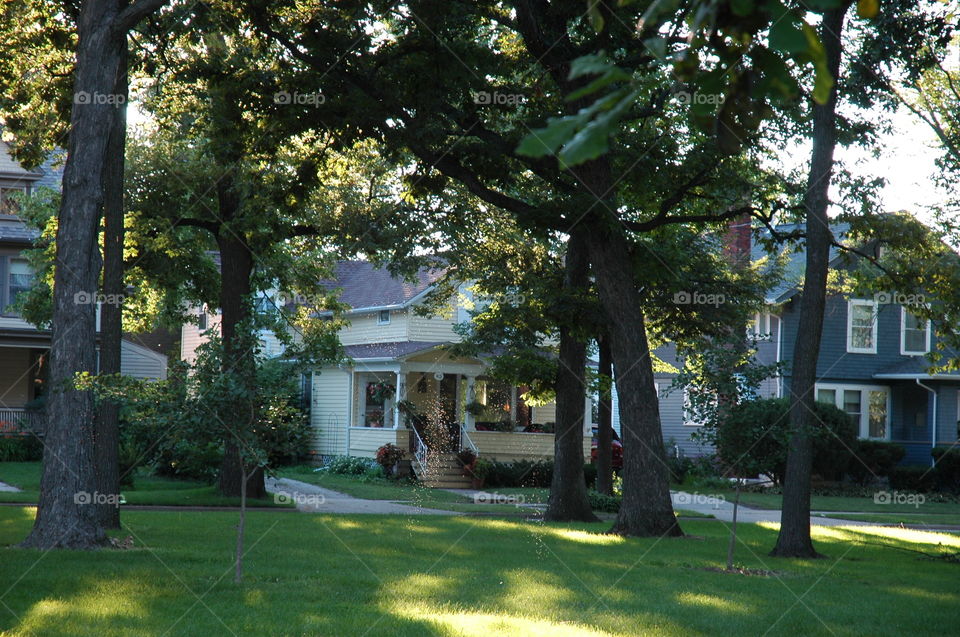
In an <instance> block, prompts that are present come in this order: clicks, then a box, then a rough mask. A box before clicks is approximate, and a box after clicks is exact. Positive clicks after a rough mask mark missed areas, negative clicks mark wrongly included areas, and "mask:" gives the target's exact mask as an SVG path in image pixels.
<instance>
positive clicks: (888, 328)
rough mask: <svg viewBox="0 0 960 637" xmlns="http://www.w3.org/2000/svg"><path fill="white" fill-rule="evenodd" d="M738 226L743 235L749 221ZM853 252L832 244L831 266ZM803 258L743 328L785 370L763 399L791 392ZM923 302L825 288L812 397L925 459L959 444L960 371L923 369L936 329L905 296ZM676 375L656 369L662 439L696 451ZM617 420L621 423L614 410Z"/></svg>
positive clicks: (670, 351)
mask: <svg viewBox="0 0 960 637" xmlns="http://www.w3.org/2000/svg"><path fill="white" fill-rule="evenodd" d="M795 228H796V226H791V227H783V228H780V230H781V231H783V232H789V231H790V230H792V229H795ZM801 230H802V228H801ZM833 230H834V235H835V236H838V237H842V236H844V235H845V233H846V231H847V230H848V228H847V227H845V226H844V225H842V224H837V225H836V226H835V227H834V228H833ZM740 231H741V232H745V233H749V232H750V228H749V225H746V226H745V227H741V229H740ZM741 239H745V241H746V245H748V246H751V248H750V249H751V258H752V259H754V260H758V259H760V258H762V257H763V256H765V254H766V253H765V252H764V250H763V249H762V247H761V246H759V245H757V244H756V243H755V242H752V241H750V239H749V238H746V237H741ZM735 241H736V239H735ZM741 245H742V242H741ZM853 258H857V257H852V256H851V255H850V254H849V253H846V252H841V251H840V250H838V249H834V250H833V252H832V253H831V269H832V270H844V269H847V268H850V267H851V266H852V265H853V262H852V261H851V259H853ZM804 264H805V253H804V251H803V250H800V251H799V252H795V253H793V254H791V255H790V256H789V260H788V262H787V264H786V266H785V273H784V277H783V279H782V280H781V282H780V283H779V284H778V285H777V286H775V287H774V288H773V289H771V290H769V292H768V293H767V296H766V299H765V300H766V311H764V312H762V313H759V314H757V316H756V317H755V319H754V323H753V325H752V326H750V327H749V330H750V331H751V332H752V336H753V337H754V339H755V342H756V348H757V356H756V358H757V361H758V362H760V363H763V364H768V363H773V362H781V363H783V369H784V371H783V375H782V376H780V377H777V378H771V379H768V380H767V381H766V382H764V383H763V385H762V386H761V387H760V392H759V393H760V397H783V396H787V395H789V391H790V380H791V373H790V369H791V364H790V363H791V361H792V359H793V347H794V343H795V340H796V336H797V329H798V325H799V319H800V308H801V305H802V303H803V298H802V294H801V288H802V284H803V272H804ZM930 300H932V299H923V298H921V297H920V296H919V295H914V296H911V295H906V294H901V293H898V292H894V291H891V292H889V293H878V294H875V295H873V296H872V297H870V298H856V297H850V296H847V295H844V294H832V295H829V296H828V298H827V303H826V309H825V312H824V323H823V334H822V338H821V345H820V356H819V360H818V363H817V384H816V398H817V400H819V401H823V402H827V403H831V404H833V405H836V406H837V407H839V408H840V409H843V410H844V411H846V412H847V413H849V414H850V415H851V418H853V419H854V421H855V423H856V425H857V426H858V428H859V436H860V438H864V439H873V440H883V441H889V442H894V443H897V444H899V445H902V446H903V447H904V448H905V449H906V450H907V455H906V457H905V458H904V460H903V463H904V464H930V463H932V460H933V459H932V457H931V455H930V451H931V449H932V448H933V447H935V446H939V445H950V444H954V443H956V442H957V438H958V428H960V374H958V373H955V372H954V373H938V372H933V371H931V370H930V367H931V363H930V361H929V359H928V358H927V356H926V355H927V354H928V353H929V352H930V351H931V349H933V348H934V347H935V346H936V339H937V336H936V334H935V333H934V330H933V329H932V326H931V325H930V324H929V322H928V321H926V320H925V319H919V318H918V317H916V316H915V315H914V314H912V313H911V312H910V306H911V305H912V304H915V303H917V302H918V301H920V302H922V301H930ZM656 354H657V355H658V357H659V358H661V359H662V360H665V361H666V362H669V363H671V364H673V365H675V366H678V367H679V366H681V365H682V361H679V360H677V358H676V355H675V351H674V348H673V347H672V346H671V345H667V346H664V347H661V348H659V349H658V350H657V351H656ZM948 354H949V352H948ZM674 377H675V376H674V375H672V374H657V375H656V381H657V389H658V393H659V395H660V417H661V424H662V427H663V435H664V441H665V442H666V443H668V444H671V443H672V444H674V445H676V447H677V448H678V449H679V450H681V451H682V452H684V453H686V454H687V455H701V454H703V453H706V452H708V451H709V449H705V448H704V447H703V446H702V445H701V444H700V443H698V442H697V441H696V440H694V439H693V438H691V434H693V433H694V432H696V431H697V430H699V429H700V427H701V425H700V423H698V422H695V421H693V420H692V419H691V417H690V415H689V414H688V413H687V412H686V410H685V409H684V403H685V396H684V392H683V391H682V390H679V389H676V388H673V389H670V388H671V385H672V383H673V379H674ZM614 426H615V428H619V420H618V413H617V411H616V408H615V412H614Z"/></svg>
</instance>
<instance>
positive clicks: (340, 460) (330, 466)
mask: <svg viewBox="0 0 960 637" xmlns="http://www.w3.org/2000/svg"><path fill="white" fill-rule="evenodd" d="M374 468H375V469H379V468H380V467H379V465H377V463H376V462H374V461H373V460H371V459H369V458H358V457H356V456H334V457H333V458H331V459H330V460H329V461H328V462H327V463H326V464H325V465H323V466H322V467H321V468H320V470H321V471H326V472H327V473H333V474H336V475H343V476H362V475H364V474H365V473H367V471H368V470H370V469H374Z"/></svg>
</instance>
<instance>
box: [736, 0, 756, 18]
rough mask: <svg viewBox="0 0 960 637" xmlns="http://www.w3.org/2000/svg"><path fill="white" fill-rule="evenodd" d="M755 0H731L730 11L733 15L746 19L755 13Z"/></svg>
mask: <svg viewBox="0 0 960 637" xmlns="http://www.w3.org/2000/svg"><path fill="white" fill-rule="evenodd" d="M753 8H754V7H753V0H730V10H731V11H732V12H733V15H735V16H740V17H741V18H743V17H746V16H748V15H750V14H752V13H753Z"/></svg>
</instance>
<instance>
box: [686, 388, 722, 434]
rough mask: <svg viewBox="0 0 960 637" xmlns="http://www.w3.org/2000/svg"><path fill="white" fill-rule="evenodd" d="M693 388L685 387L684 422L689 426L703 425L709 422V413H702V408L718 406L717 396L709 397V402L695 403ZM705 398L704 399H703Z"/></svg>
mask: <svg viewBox="0 0 960 637" xmlns="http://www.w3.org/2000/svg"><path fill="white" fill-rule="evenodd" d="M690 394H691V390H690V388H688V387H684V389H683V424H684V426H687V427H702V426H704V425H705V424H707V421H706V419H705V416H707V414H704V413H701V412H700V410H706V409H710V408H711V407H716V405H717V399H716V397H714V398H711V399H709V402H707V404H705V405H704V404H703V403H702V402H701V404H700V405H696V406H695V405H694V403H693V401H692V400H691V396H690ZM701 400H703V399H701Z"/></svg>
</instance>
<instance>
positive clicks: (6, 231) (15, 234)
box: [0, 218, 40, 246]
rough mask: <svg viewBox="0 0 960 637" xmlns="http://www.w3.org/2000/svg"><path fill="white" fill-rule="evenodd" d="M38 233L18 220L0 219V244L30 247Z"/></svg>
mask: <svg viewBox="0 0 960 637" xmlns="http://www.w3.org/2000/svg"><path fill="white" fill-rule="evenodd" d="M39 236H40V233H39V232H37V231H36V230H33V229H32V228H29V227H27V224H25V223H24V222H22V221H20V220H19V219H9V218H7V219H4V218H0V243H16V244H21V245H25V246H27V245H30V244H31V243H33V242H34V241H35V240H36V239H37V238H38V237H39Z"/></svg>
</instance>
